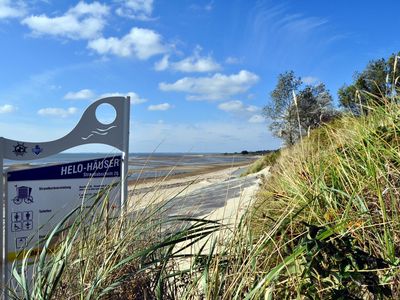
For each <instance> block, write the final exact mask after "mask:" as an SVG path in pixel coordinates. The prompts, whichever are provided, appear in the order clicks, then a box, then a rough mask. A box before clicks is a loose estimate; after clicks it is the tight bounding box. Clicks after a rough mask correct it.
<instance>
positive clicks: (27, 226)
mask: <svg viewBox="0 0 400 300" xmlns="http://www.w3.org/2000/svg"><path fill="white" fill-rule="evenodd" d="M120 180H121V156H116V157H106V158H100V159H93V160H87V161H80V162H74V163H66V164H60V165H52V166H45V167H39V168H32V169H26V170H16V171H9V172H8V173H7V184H6V199H7V203H6V234H5V235H6V248H5V249H6V259H7V261H9V262H11V261H13V260H15V259H18V257H17V256H18V254H19V253H21V251H23V250H24V249H29V248H37V247H38V241H39V240H43V239H44V238H45V237H46V236H47V235H48V234H49V233H50V232H51V231H52V230H53V228H54V227H55V225H56V224H58V223H59V222H60V221H61V220H62V219H63V218H64V217H65V215H66V214H68V213H69V212H70V211H72V210H73V209H75V208H76V207H79V206H80V205H81V204H82V203H85V201H88V202H90V200H89V199H93V197H95V196H96V195H97V193H98V192H99V191H101V190H103V189H104V188H108V187H109V186H110V185H112V184H116V183H118V184H119V183H120ZM119 191H120V185H118V186H116V187H115V188H113V189H112V190H111V191H110V193H109V197H108V198H109V199H110V204H109V205H110V206H112V207H111V208H114V209H115V211H119V210H118V209H119V204H120V202H119Z"/></svg>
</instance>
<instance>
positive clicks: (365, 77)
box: [338, 53, 400, 115]
mask: <svg viewBox="0 0 400 300" xmlns="http://www.w3.org/2000/svg"><path fill="white" fill-rule="evenodd" d="M399 54H400V53H398V54H392V55H391V56H390V57H389V59H388V60H385V59H383V58H381V59H377V60H372V61H370V62H369V63H368V65H367V66H366V68H365V69H364V70H363V71H362V72H361V73H355V74H354V77H353V83H352V84H351V85H343V86H342V87H341V88H340V89H339V91H338V96H339V102H340V105H341V106H342V107H344V108H346V109H348V110H349V111H351V112H352V113H354V114H355V115H359V114H361V113H363V112H368V108H367V107H368V105H369V104H374V105H384V104H385V103H386V101H387V97H388V96H394V95H395V94H396V93H397V92H396V85H397V80H396V78H397V77H398V76H399V75H400V72H399V71H400V66H399V64H398V63H397V57H398V56H399Z"/></svg>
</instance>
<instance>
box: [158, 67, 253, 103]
mask: <svg viewBox="0 0 400 300" xmlns="http://www.w3.org/2000/svg"><path fill="white" fill-rule="evenodd" d="M258 80H259V77H258V76H257V75H256V74H254V73H251V72H249V71H246V70H241V71H240V72H239V73H237V74H232V75H224V74H220V73H217V74H214V75H213V76H211V77H198V78H194V77H184V78H182V79H179V80H178V81H176V82H174V83H165V82H161V83H160V84H159V88H160V90H162V91H175V92H184V93H188V94H189V95H188V96H187V99H188V100H222V99H226V98H229V97H230V96H233V95H237V94H240V93H244V92H246V91H247V90H248V89H249V88H250V87H251V86H253V85H254V84H256V83H257V82H258Z"/></svg>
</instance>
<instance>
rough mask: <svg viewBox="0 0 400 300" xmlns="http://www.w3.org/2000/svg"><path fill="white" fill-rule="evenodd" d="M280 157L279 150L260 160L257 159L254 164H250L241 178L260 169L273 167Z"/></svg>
mask: <svg viewBox="0 0 400 300" xmlns="http://www.w3.org/2000/svg"><path fill="white" fill-rule="evenodd" d="M279 156H280V150H279V149H278V150H273V151H271V152H269V153H268V154H265V155H263V156H262V157H261V158H259V159H257V160H256V161H255V162H254V163H252V164H251V165H250V166H249V167H248V168H247V170H246V172H244V173H243V174H242V175H241V176H247V175H249V174H254V173H257V172H259V171H261V170H262V169H264V168H266V167H269V166H273V165H274V164H275V162H276V160H277V159H278V158H279Z"/></svg>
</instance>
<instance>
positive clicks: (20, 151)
mask: <svg viewBox="0 0 400 300" xmlns="http://www.w3.org/2000/svg"><path fill="white" fill-rule="evenodd" d="M26 148H28V147H26V146H25V144H24V143H18V142H17V144H16V145H14V150H13V152H14V154H15V156H24V154H25V153H26Z"/></svg>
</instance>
